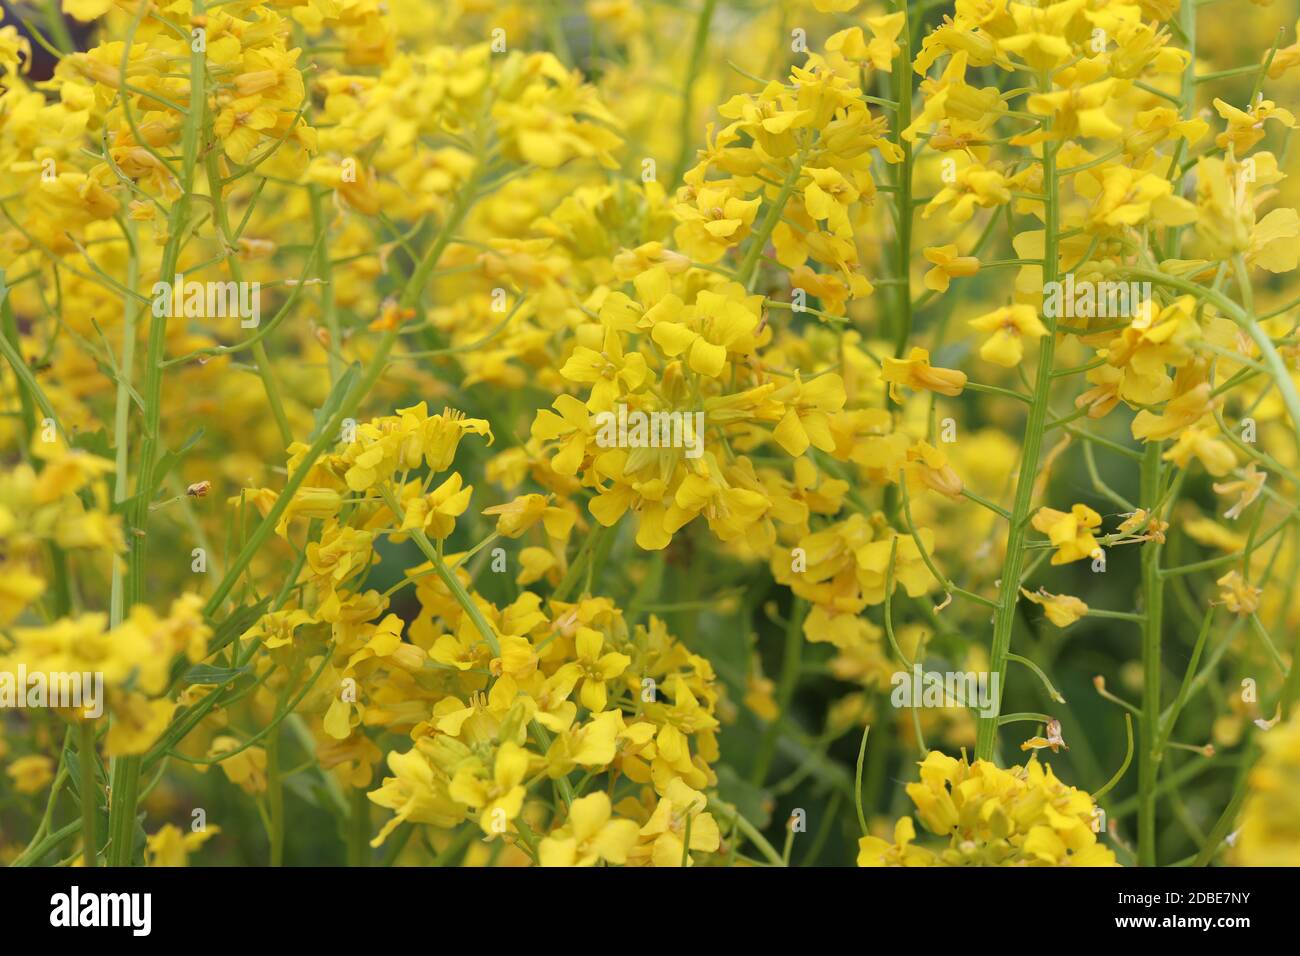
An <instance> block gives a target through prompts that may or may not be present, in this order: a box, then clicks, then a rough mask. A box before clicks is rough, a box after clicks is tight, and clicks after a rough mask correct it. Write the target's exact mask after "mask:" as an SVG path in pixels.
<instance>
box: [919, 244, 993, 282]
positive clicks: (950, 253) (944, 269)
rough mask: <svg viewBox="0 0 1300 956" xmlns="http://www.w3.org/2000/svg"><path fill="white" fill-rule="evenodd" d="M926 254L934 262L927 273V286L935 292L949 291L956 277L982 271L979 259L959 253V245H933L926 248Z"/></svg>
mask: <svg viewBox="0 0 1300 956" xmlns="http://www.w3.org/2000/svg"><path fill="white" fill-rule="evenodd" d="M924 255H925V258H926V259H928V260H929V261H930V262H932V263H933V264H934V268H933V269H931V270H930V271H929V272H927V273H926V274H925V287H926V288H927V289H930V290H932V291H934V292H947V291H948V286H949V285H950V284H951V282H952V279H953V278H954V277H958V278H966V277H968V276H973V275H975V273H977V272H979V271H980V261H979V259H977V258H975V257H974V256H959V255H957V247H956V246H954V245H951V244H950V245H946V246H931V247H930V248H928V249H925V250H924Z"/></svg>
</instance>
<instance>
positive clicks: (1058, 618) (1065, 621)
mask: <svg viewBox="0 0 1300 956" xmlns="http://www.w3.org/2000/svg"><path fill="white" fill-rule="evenodd" d="M1020 593H1021V594H1023V595H1024V596H1025V597H1027V598H1028V599H1029V600H1031V601H1033V602H1034V603H1035V604H1038V605H1040V606H1041V607H1042V608H1043V610H1044V612H1046V614H1047V619H1048V620H1049V621H1051V622H1052V623H1053V624H1055V625H1056V626H1057V627H1069V626H1070V625H1071V624H1073V623H1074V622H1075V621H1077V620H1078V619H1079V618H1081V617H1083V616H1084V615H1086V614H1087V613H1088V605H1087V604H1085V603H1084V602H1083V601H1081V600H1079V599H1078V598H1077V597H1075V596H1074V595H1072V594H1050V593H1048V592H1047V591H1046V590H1045V589H1043V588H1039V589H1038V591H1037V593H1035V592H1033V591H1026V590H1025V589H1024V588H1021V589H1020Z"/></svg>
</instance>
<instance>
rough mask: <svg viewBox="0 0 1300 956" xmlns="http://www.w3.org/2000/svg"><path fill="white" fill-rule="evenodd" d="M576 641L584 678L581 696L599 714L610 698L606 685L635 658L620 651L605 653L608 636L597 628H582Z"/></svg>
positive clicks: (584, 702) (580, 671)
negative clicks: (603, 652)
mask: <svg viewBox="0 0 1300 956" xmlns="http://www.w3.org/2000/svg"><path fill="white" fill-rule="evenodd" d="M575 642H576V645H575V646H576V649H577V664H578V671H579V674H580V675H581V678H580V679H581V681H582V687H581V689H580V690H579V691H578V699H579V700H581V701H582V706H583V707H586V708H587V709H588V710H589V711H591V712H592V713H593V714H598V713H600V712H601V711H602V710H604V709H605V702H606V701H607V699H608V696H607V693H606V690H605V684H606V683H607V682H609V681H611V680H613V679H614V678H615V677H617V676H618V675H619V674H621V673H623V671H625V670H627V666H628V665H629V664H631V663H632V658H630V657H628V656H627V655H626V654H619V653H617V652H616V651H610V652H609V653H607V654H602V653H601V649H602V648H603V646H604V643H605V638H604V636H603V635H602V634H601V633H600V631H597V630H595V629H594V628H590V627H580V628H578V634H577V637H576V639H575Z"/></svg>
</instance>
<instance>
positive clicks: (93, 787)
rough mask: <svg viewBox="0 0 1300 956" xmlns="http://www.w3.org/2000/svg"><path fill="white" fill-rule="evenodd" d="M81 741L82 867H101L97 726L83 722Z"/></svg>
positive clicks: (79, 754)
mask: <svg viewBox="0 0 1300 956" xmlns="http://www.w3.org/2000/svg"><path fill="white" fill-rule="evenodd" d="M79 731H80V736H81V740H80V743H79V744H78V745H77V769H78V770H80V771H81V783H80V787H81V848H82V849H81V859H82V865H83V866H86V867H96V866H98V865H99V844H98V843H97V842H96V841H95V815H96V813H97V812H98V809H99V808H98V806H96V804H97V803H98V800H97V799H96V791H97V790H98V789H99V786H98V784H97V783H96V782H95V762H96V757H95V724H94V722H93V721H89V720H83V721H82V722H81V727H80V728H79Z"/></svg>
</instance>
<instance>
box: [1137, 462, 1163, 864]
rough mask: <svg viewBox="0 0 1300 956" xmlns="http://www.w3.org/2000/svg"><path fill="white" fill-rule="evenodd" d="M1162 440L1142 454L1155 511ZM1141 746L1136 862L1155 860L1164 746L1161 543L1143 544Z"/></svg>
mask: <svg viewBox="0 0 1300 956" xmlns="http://www.w3.org/2000/svg"><path fill="white" fill-rule="evenodd" d="M1160 453H1161V446H1160V442H1150V443H1149V444H1148V445H1147V448H1146V454H1145V455H1144V456H1143V458H1142V477H1141V496H1140V500H1141V503H1142V506H1143V507H1144V508H1147V509H1148V510H1149V511H1151V512H1152V513H1154V509H1155V508H1156V507H1157V505H1158V503H1159V500H1160V478H1161V475H1160V472H1161V461H1160ZM1142 611H1143V614H1144V619H1143V622H1142V726H1141V731H1142V746H1141V748H1140V752H1139V753H1138V863H1139V864H1140V865H1142V866H1155V865H1156V837H1157V833H1156V793H1155V788H1156V777H1157V773H1158V770H1159V761H1160V751H1159V740H1160V636H1161V628H1162V625H1163V622H1164V621H1163V612H1164V578H1163V577H1162V576H1161V574H1160V543H1159V542H1158V541H1155V540H1152V541H1147V542H1145V543H1143V545H1142Z"/></svg>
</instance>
